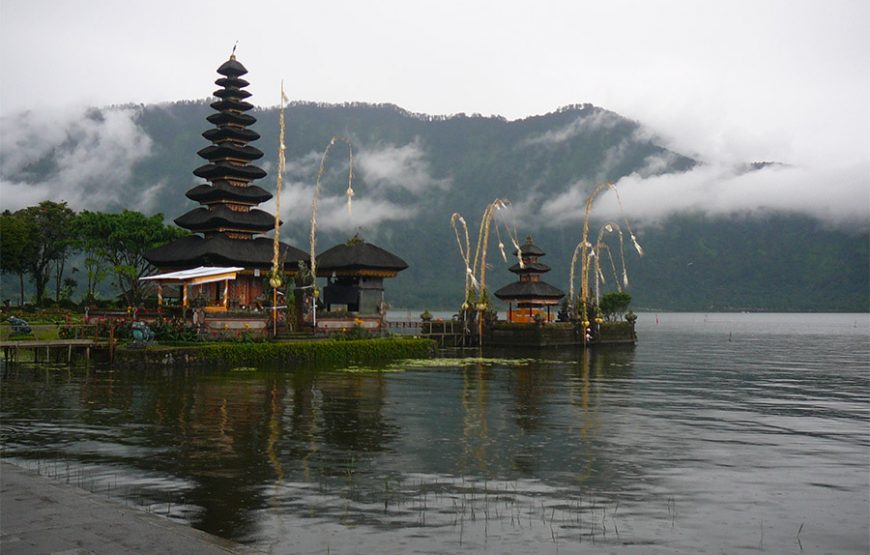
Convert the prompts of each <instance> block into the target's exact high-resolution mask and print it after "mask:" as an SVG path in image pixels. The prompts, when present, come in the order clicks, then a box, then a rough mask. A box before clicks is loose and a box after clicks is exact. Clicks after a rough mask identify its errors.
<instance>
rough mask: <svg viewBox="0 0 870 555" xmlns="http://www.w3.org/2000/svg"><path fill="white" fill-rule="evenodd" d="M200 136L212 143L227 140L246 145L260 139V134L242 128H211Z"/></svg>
mask: <svg viewBox="0 0 870 555" xmlns="http://www.w3.org/2000/svg"><path fill="white" fill-rule="evenodd" d="M202 136H203V137H205V138H206V139H207V140H209V141H211V142H213V143H216V142H218V141H227V140H230V141H239V142H242V143H247V142H250V141H256V140H257V139H259V138H260V134H259V133H257V132H256V131H254V130H253V129H247V128H242V127H213V128H211V129H209V130H207V131H203V133H202Z"/></svg>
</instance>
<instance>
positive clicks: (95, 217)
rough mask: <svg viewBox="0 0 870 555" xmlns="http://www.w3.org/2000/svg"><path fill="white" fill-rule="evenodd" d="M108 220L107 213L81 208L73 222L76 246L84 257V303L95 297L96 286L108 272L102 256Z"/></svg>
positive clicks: (107, 231) (107, 232)
mask: <svg viewBox="0 0 870 555" xmlns="http://www.w3.org/2000/svg"><path fill="white" fill-rule="evenodd" d="M109 220H110V218H109V215H108V214H105V213H103V212H90V211H88V210H83V211H82V212H80V213H79V215H78V216H77V217H76V219H75V222H74V223H73V228H74V232H73V234H74V235H75V238H76V248H78V250H80V251H81V252H82V254H83V255H84V257H85V260H84V262H85V275H86V278H87V283H86V292H85V302H86V303H90V302H92V301H93V300H94V299H95V298H96V291H97V287H98V286H99V285H100V282H102V281H103V280H104V279H106V276H107V275H108V274H109V271H108V269H107V268H106V262H105V260H104V259H103V256H102V254H103V246H104V245H105V242H106V237H108V236H109V226H110V222H109Z"/></svg>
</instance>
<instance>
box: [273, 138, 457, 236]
mask: <svg viewBox="0 0 870 555" xmlns="http://www.w3.org/2000/svg"><path fill="white" fill-rule="evenodd" d="M357 152H358V154H357V155H356V156H355V157H354V168H355V174H356V175H358V176H360V177H362V178H363V179H364V180H365V184H364V185H363V184H362V183H361V181H362V180H355V181H354V196H353V199H352V204H351V206H352V208H351V211H350V212H348V208H347V196H346V190H347V177H346V176H347V159H346V158H342V157H341V156H339V155H337V154H333V155H331V156H330V157H329V159H328V160H327V168H326V169H327V171H326V174H325V175H324V177H323V178H322V179H321V183H320V195H319V197H318V202H317V228H318V229H319V230H322V231H340V232H353V231H356V230H358V229H361V228H362V229H364V230H367V231H373V228H375V227H376V226H378V225H379V224H382V223H385V222H389V221H401V220H408V219H410V218H413V217H415V216H416V215H417V213H418V212H419V209H418V208H417V207H416V206H414V205H404V204H399V203H397V202H396V201H394V200H391V199H389V198H386V196H385V195H386V194H388V193H389V192H390V191H391V190H392V189H394V188H396V187H398V188H401V189H405V190H409V191H411V192H419V191H422V190H423V189H425V187H427V186H443V185H442V184H441V183H440V181H439V180H433V179H432V178H431V177H430V176H429V175H428V168H427V167H426V164H425V163H424V162H423V158H422V153H421V151H420V149H419V146H415V143H410V144H409V145H406V146H405V147H398V148H397V147H393V146H388V147H386V148H383V147H382V148H378V149H365V148H361V149H359V150H358V151H357ZM321 159H322V153H319V152H310V153H308V154H306V155H304V156H301V157H299V158H294V159H291V160H288V161H287V163H286V166H285V167H286V172H285V175H286V181H285V183H284V188H283V190H282V192H281V219H282V220H283V221H284V222H285V226H288V227H287V229H289V228H290V227H292V228H293V229H294V230H299V229H305V230H306V232H305V233H304V238H302V237H301V234H300V233H294V235H295V236H300V237H299V239H300V240H301V239H304V240H307V237H308V235H307V230H308V229H309V228H310V224H311V202H312V199H313V197H314V182H315V180H316V178H317V173H318V171H319V170H320V163H321ZM403 171H407V172H408V176H409V179H407V180H402V179H401V177H402V175H403V173H402V172H403ZM372 179H376V180H377V181H376V182H377V183H378V184H379V185H376V186H372V184H371V181H370V180H372ZM418 189H419V191H418ZM261 208H262V209H263V210H266V211H270V212H272V213H274V211H275V200H274V199H273V200H270V201H269V202H267V203H264V204H263V205H261Z"/></svg>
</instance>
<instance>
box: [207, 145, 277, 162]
mask: <svg viewBox="0 0 870 555" xmlns="http://www.w3.org/2000/svg"><path fill="white" fill-rule="evenodd" d="M197 154H199V155H200V156H202V157H203V158H205V159H206V160H210V161H215V160H221V159H223V158H238V159H240V160H256V159H258V158H262V157H263V152H262V151H261V150H260V149H259V148H256V147H253V146H249V145H245V146H238V145H234V144H232V143H223V144H217V145H208V146H207V147H205V148H203V149H200V150H199V152H197Z"/></svg>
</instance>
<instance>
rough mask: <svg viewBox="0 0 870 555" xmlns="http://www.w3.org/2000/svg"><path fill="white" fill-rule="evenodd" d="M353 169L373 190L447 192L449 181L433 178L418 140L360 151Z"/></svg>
mask: <svg viewBox="0 0 870 555" xmlns="http://www.w3.org/2000/svg"><path fill="white" fill-rule="evenodd" d="M356 167H357V171H358V172H359V173H360V175H361V176H362V177H363V178H364V179H365V181H366V183H368V184H369V185H370V186H372V187H373V188H375V189H404V190H406V191H410V192H412V193H422V192H423V191H426V190H427V189H447V188H449V187H450V184H451V182H450V179H446V178H445V179H436V178H434V177H432V175H431V173H430V167H429V161H428V160H427V159H426V153H425V150H424V149H423V146H422V144H421V141H420V139H419V137H418V138H416V139H414V141H412V142H410V143H407V144H405V145H402V146H395V145H392V144H388V145H379V146H377V147H375V148H370V149H369V148H363V149H360V150H359V151H358V153H357V157H356Z"/></svg>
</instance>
